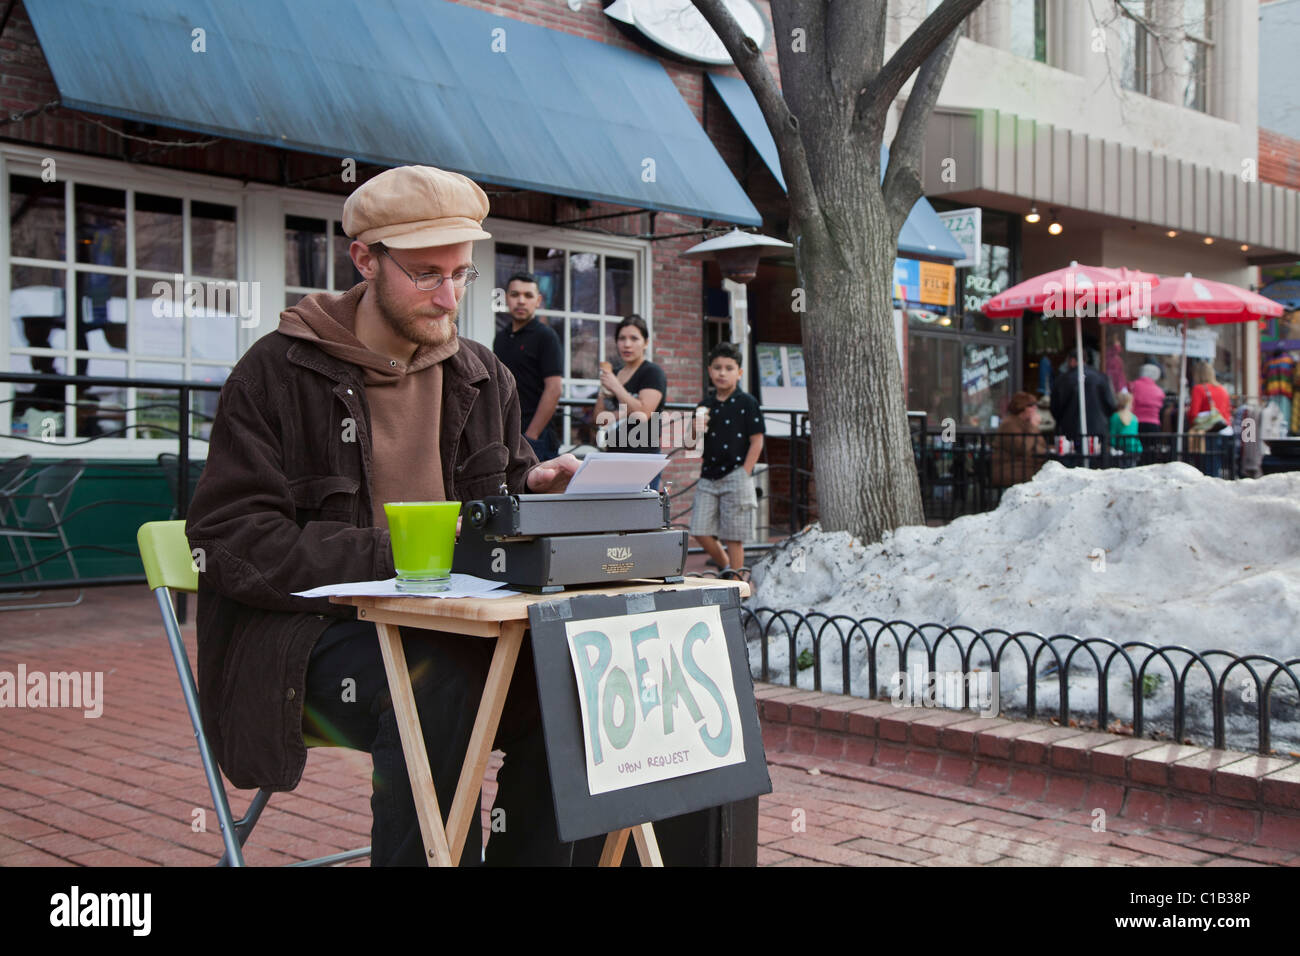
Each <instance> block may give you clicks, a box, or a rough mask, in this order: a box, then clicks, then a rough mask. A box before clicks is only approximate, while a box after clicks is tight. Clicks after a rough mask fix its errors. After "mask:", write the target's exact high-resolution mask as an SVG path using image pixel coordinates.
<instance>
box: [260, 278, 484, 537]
mask: <svg viewBox="0 0 1300 956" xmlns="http://www.w3.org/2000/svg"><path fill="white" fill-rule="evenodd" d="M365 291H366V283H364V282H361V283H359V284H358V285H355V286H353V287H352V288H351V289H349V290H348V291H347V292H343V293H331V292H314V293H312V294H311V295H308V296H306V297H305V298H304V299H303V300H302V301H301V302H299V303H298V304H297V305H295V306H293V307H291V308H288V309H285V310H284V311H283V312H281V313H280V329H279V330H280V332H282V333H283V334H285V335H288V336H292V337H293V338H298V339H307V340H308V341H310V342H313V343H315V344H316V346H317V347H319V348H320V349H321V350H322V351H323V352H326V353H328V354H329V355H332V356H334V358H336V359H339V360H340V361H344V362H348V363H350V364H352V365H356V366H358V367H360V368H361V369H362V371H363V373H364V376H365V378H364V381H365V385H366V402H367V404H368V405H369V406H370V435H371V443H372V446H373V448H372V454H373V456H374V471H373V474H372V476H371V482H372V485H373V487H372V488H371V500H372V501H373V502H374V522H375V527H377V528H387V527H388V518H387V516H386V515H385V514H384V502H385V501H445V500H446V497H447V495H446V490H445V489H444V488H443V484H442V459H441V457H440V455H439V453H438V438H439V430H440V428H441V424H442V361H443V360H444V359H446V358H449V357H450V356H452V355H455V354H456V352H457V350H459V348H460V341H459V339H457V338H455V337H453V338H452V339H451V341H450V342H446V343H444V344H443V345H438V346H432V345H421V346H420V347H419V349H417V350H416V353H415V356H414V357H413V358H412V359H411V362H410V364H409V365H403V364H402V363H401V362H398V361H395V360H393V359H390V358H389V357H388V356H386V355H380V354H379V353H378V352H373V351H371V350H370V349H369V348H367V347H366V346H365V344H364V343H363V342H362V341H361V340H360V339H358V338H357V337H356V335H355V334H354V332H353V330H354V329H355V328H356V320H357V305H358V304H359V303H360V302H361V297H362V296H363V295H364V294H365ZM340 438H342V436H340Z"/></svg>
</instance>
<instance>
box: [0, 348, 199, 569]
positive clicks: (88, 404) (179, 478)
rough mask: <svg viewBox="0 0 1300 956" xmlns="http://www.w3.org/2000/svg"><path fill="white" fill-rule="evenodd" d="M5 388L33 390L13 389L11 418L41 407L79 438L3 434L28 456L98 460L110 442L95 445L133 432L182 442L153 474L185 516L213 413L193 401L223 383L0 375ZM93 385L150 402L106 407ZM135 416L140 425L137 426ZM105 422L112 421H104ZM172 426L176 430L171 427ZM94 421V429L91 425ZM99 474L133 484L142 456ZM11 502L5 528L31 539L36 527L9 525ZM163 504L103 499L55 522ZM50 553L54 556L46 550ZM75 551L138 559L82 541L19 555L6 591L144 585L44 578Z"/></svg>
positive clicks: (2, 513) (3, 507)
mask: <svg viewBox="0 0 1300 956" xmlns="http://www.w3.org/2000/svg"><path fill="white" fill-rule="evenodd" d="M0 383H10V384H13V385H16V386H23V385H28V386H33V387H32V388H31V389H21V388H15V389H14V391H13V394H12V396H11V397H9V398H6V399H3V400H0V402H2V403H3V404H9V405H10V406H11V413H12V412H17V410H18V409H19V408H20V407H21V408H22V410H23V412H24V414H25V413H26V412H27V411H28V410H35V411H36V412H37V413H38V416H37V417H38V419H39V417H40V416H41V415H48V416H49V418H48V421H49V422H51V423H54V422H56V421H72V422H75V425H74V435H75V436H77V437H71V438H69V437H64V436H62V435H59V434H57V429H53V428H52V429H50V430H49V431H46V430H44V429H43V430H42V433H41V434H40V435H39V436H38V437H33V436H32V435H30V434H13V433H11V434H9V435H6V436H5V437H7V438H9V439H11V440H13V441H16V442H19V443H20V447H24V448H30V451H27V454H28V455H30V456H32V457H33V458H39V457H42V456H46V457H50V455H49V452H50V450H51V449H52V448H58V449H59V452H60V455H61V456H67V455H68V453H69V451H70V450H71V451H72V452H73V453H74V454H75V455H76V456H77V457H82V456H83V455H84V456H85V457H90V456H93V455H94V452H95V449H96V447H99V448H103V447H105V446H104V445H98V446H97V445H96V443H97V442H105V443H111V442H112V441H113V440H114V439H116V438H119V437H121V436H124V435H131V434H132V433H134V434H135V435H142V433H143V435H147V436H152V435H155V434H162V435H167V436H170V437H172V438H174V439H175V443H176V444H175V448H176V451H175V453H164V454H163V455H159V456H158V464H157V470H156V471H155V472H154V473H155V474H160V475H161V476H162V477H164V478H165V479H166V480H167V484H168V489H169V494H170V497H171V510H172V514H173V516H174V517H179V518H183V517H184V516H185V514H186V512H187V510H188V507H189V501H190V498H191V497H192V495H193V491H194V482H195V481H196V479H197V467H198V463H197V462H195V461H193V460H192V459H191V454H190V448H191V442H193V441H203V440H204V439H202V438H200V437H198V436H197V435H196V434H195V428H196V424H201V423H203V422H210V421H211V416H210V415H207V414H206V413H204V412H203V411H201V410H199V409H196V408H195V407H194V406H195V397H196V396H198V395H202V394H210V393H216V392H219V391H220V390H221V386H220V385H219V384H214V383H210V382H189V381H176V380H172V379H146V378H108V377H103V376H98V375H95V376H90V375H54V374H51V373H46V372H36V373H32V372H26V373H20V372H0ZM69 386H71V387H72V389H73V395H74V396H75V397H74V399H72V400H67V399H66V397H65V396H66V394H67V389H68V387H69ZM91 388H99V389H103V388H110V389H111V388H122V389H130V388H134V389H136V390H137V394H139V393H141V392H146V393H148V394H149V395H150V396H151V397H150V398H148V400H147V401H144V402H143V403H140V404H137V405H135V406H131V407H122V408H112V409H106V408H105V407H104V405H103V403H101V402H100V401H97V400H95V399H94V398H93V397H91V396H89V395H88V394H87V390H88V389H91ZM158 392H164V393H174V394H175V396H176V400H175V402H174V403H173V402H168V401H159V400H158V399H157V398H156V397H153V396H156V394H157V393H158ZM56 416H57V418H56ZM11 417H12V418H17V417H18V416H17V415H16V414H12V415H11ZM132 418H133V419H134V422H132V421H131V419H132ZM105 422H109V423H110V424H105ZM173 422H174V423H175V427H173V425H172V424H171V423H173ZM92 424H93V427H90V426H91V425H92ZM83 432H84V434H83ZM83 449H84V451H83ZM94 471H95V474H96V476H97V477H98V478H101V479H102V478H114V477H119V478H121V479H122V481H123V483H129V482H130V481H132V480H134V479H138V478H140V477H141V474H142V465H141V462H140V461H139V460H138V459H137V460H122V461H121V462H104V461H100V462H97V463H96V464H95V466H94ZM31 477H38V476H31ZM16 491H17V494H16V495H15V497H17V498H22V497H30V494H24V493H25V492H27V491H28V489H27V488H26V487H22V486H20V487H18V488H17V489H16ZM10 504H12V502H6V501H3V500H0V518H4V519H5V521H6V524H5V528H6V529H7V530H8V531H9V532H11V534H9V535H8V536H7V537H8V538H9V540H10V543H11V544H12V542H13V541H15V540H23V541H27V540H28V539H30V537H31V536H30V534H28V532H30V531H31V530H32V529H31V528H24V527H22V526H21V524H20V523H18V522H14V523H15V524H17V525H18V526H17V527H13V528H10V527H9V522H10V521H11V520H12V519H14V517H15V511H14V509H13V508H11V507H8V505H10ZM160 504H163V503H161V502H157V501H143V500H141V501H137V500H127V499H119V498H103V499H99V500H95V501H91V502H88V503H86V504H84V505H81V506H80V507H78V508H76V509H73V510H70V511H66V512H60V513H57V514H56V515H54V516H50V517H52V518H53V519H54V523H55V524H57V525H65V526H66V525H67V524H68V523H70V522H73V521H75V520H77V519H79V518H80V516H82V515H84V514H85V513H87V512H90V511H93V510H95V509H121V508H123V507H125V506H132V505H134V506H141V507H145V508H156V507H158V506H159V505H160ZM81 520H83V521H84V520H85V519H84V518H82V519H81ZM47 524H48V519H47ZM45 527H46V524H43V525H41V528H42V529H44V528H45ZM132 546H133V542H132ZM46 550H47V551H48V549H46ZM73 552H99V553H108V554H116V555H121V556H131V555H134V554H135V552H134V551H133V550H128V549H125V548H117V547H109V546H106V545H103V544H88V543H85V542H79V541H76V540H73V541H71V542H70V544H69V546H68V547H66V548H60V549H56V550H54V551H51V552H49V553H43V554H42V555H41V557H40V558H39V560H37V561H36V562H35V563H23V560H22V559H21V558H20V555H19V554H18V552H16V551H15V552H14V553H13V557H14V561H15V565H16V566H15V567H14V568H12V569H10V570H9V571H8V572H7V573H6V574H4V575H3V576H2V577H0V594H29V593H31V592H32V591H33V590H34V589H35V590H39V591H48V590H58V589H70V588H75V589H78V590H80V589H82V588H86V587H104V586H114V585H119V584H142V583H144V580H145V578H144V575H142V574H85V575H83V574H80V573H74V576H73V577H71V578H50V577H43V576H41V574H40V567H41V566H42V565H46V564H48V563H49V562H51V561H54V560H55V559H58V558H61V557H65V556H71V554H72V553H73ZM73 568H74V572H75V571H76V569H75V565H74V566H73Z"/></svg>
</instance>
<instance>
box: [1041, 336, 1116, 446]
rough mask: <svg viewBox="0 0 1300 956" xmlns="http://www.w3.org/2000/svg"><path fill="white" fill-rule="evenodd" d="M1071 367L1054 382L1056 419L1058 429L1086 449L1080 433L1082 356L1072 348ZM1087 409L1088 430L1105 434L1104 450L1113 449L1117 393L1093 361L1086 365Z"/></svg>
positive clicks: (1088, 432)
mask: <svg viewBox="0 0 1300 956" xmlns="http://www.w3.org/2000/svg"><path fill="white" fill-rule="evenodd" d="M1066 365H1067V369H1066V371H1065V373H1064V374H1062V375H1061V377H1060V378H1058V379H1057V380H1056V384H1055V385H1053V386H1052V417H1053V418H1055V419H1056V433H1057V434H1058V435H1064V436H1065V437H1066V438H1068V439H1070V441H1071V442H1073V443H1074V448H1075V451H1076V452H1079V453H1080V454H1083V453H1086V452H1087V449H1086V448H1085V447H1084V443H1083V442H1082V441H1080V437H1081V436H1080V435H1079V371H1078V369H1079V360H1078V359H1077V358H1076V357H1075V355H1074V353H1073V352H1071V353H1070V356H1069V358H1068V359H1067V360H1066ZM1083 391H1084V394H1083V409H1084V415H1085V418H1086V422H1085V426H1084V430H1085V433H1086V434H1088V435H1090V436H1092V435H1095V436H1099V437H1100V438H1101V453H1102V455H1103V456H1107V455H1109V453H1110V415H1111V412H1113V411H1115V393H1114V392H1113V391H1111V387H1110V382H1109V380H1107V378H1106V376H1105V375H1102V374H1101V372H1099V371H1097V370H1096V369H1095V368H1093V367H1092V366H1091V365H1085V366H1084V368H1083Z"/></svg>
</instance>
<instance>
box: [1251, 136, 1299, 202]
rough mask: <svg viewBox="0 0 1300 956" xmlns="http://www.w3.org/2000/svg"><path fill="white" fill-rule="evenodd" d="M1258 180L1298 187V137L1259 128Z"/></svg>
mask: <svg viewBox="0 0 1300 956" xmlns="http://www.w3.org/2000/svg"><path fill="white" fill-rule="evenodd" d="M1259 181H1260V182H1261V183H1272V184H1273V185H1274V186H1285V187H1287V188H1288V189H1300V139H1292V138H1291V137H1289V136H1283V135H1282V134H1281V133H1275V132H1273V131H1272V130H1271V129H1262V128H1261V129H1260V131H1259Z"/></svg>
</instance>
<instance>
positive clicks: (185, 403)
mask: <svg viewBox="0 0 1300 956" xmlns="http://www.w3.org/2000/svg"><path fill="white" fill-rule="evenodd" d="M178 411H179V412H180V414H179V415H177V421H178V425H179V427H178V428H177V431H178V432H180V434H179V435H178V436H177V439H178V442H179V445H178V447H177V449H176V458H177V464H178V465H179V466H180V474H179V475H178V476H177V480H176V497H177V500H176V516H177V517H178V518H180V519H181V520H182V521H184V520H185V518H186V513H187V512H188V511H189V504H190V390H189V389H188V388H186V387H185V386H184V385H182V386H181V396H180V408H179V409H178ZM188 603H189V602H188V601H187V600H186V594H185V592H184V591H178V592H177V593H176V621H177V623H178V624H184V623H185V612H186V606H187V605H188Z"/></svg>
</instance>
